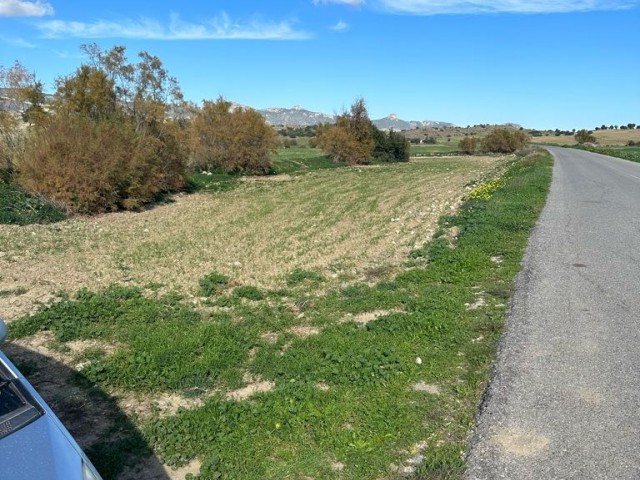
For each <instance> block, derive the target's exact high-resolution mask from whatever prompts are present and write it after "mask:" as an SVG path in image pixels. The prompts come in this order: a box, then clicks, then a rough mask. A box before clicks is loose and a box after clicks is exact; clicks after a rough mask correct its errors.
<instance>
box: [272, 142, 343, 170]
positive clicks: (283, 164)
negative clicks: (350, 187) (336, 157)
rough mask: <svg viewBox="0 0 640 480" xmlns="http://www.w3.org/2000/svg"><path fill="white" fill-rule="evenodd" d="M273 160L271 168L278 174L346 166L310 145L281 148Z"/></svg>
mask: <svg viewBox="0 0 640 480" xmlns="http://www.w3.org/2000/svg"><path fill="white" fill-rule="evenodd" d="M271 162H272V163H271V168H272V170H273V172H274V173H276V174H282V173H287V174H296V173H305V172H308V171H311V170H319V169H324V168H338V167H344V164H343V163H338V162H334V161H333V160H331V159H330V158H328V157H327V156H325V155H324V154H323V153H322V150H320V149H318V148H309V147H291V148H279V149H278V151H277V152H276V153H275V154H274V155H273V156H272V157H271Z"/></svg>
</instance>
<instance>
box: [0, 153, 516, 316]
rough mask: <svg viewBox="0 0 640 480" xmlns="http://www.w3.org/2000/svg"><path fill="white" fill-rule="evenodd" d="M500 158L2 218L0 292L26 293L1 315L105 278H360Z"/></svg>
mask: <svg viewBox="0 0 640 480" xmlns="http://www.w3.org/2000/svg"><path fill="white" fill-rule="evenodd" d="M504 163H505V158H498V157H451V158H438V159H420V160H415V161H412V162H410V163H408V164H402V165H383V166H375V167H358V168H345V169H336V170H325V171H315V172H312V173H309V174H307V175H304V176H301V177H296V179H295V181H286V182H245V183H243V184H242V185H241V186H239V187H238V188H237V189H235V190H232V191H228V192H218V193H215V194H211V193H202V194H195V195H189V196H178V197H177V198H176V201H175V202H174V203H172V204H168V205H163V206H159V207H157V208H154V209H152V210H148V211H144V212H140V213H131V212H124V213H115V214H106V215H102V216H99V217H93V218H75V219H71V220H68V221H64V222H61V223H57V224H53V225H30V226H26V227H18V226H10V225H0V272H2V274H0V290H11V289H15V288H18V287H25V288H27V289H28V291H27V293H25V294H24V295H20V296H11V297H2V298H0V314H2V315H3V316H5V317H6V318H7V319H8V320H11V319H13V318H15V317H17V316H20V315H22V314H25V313H27V312H30V311H32V310H33V308H34V305H35V304H36V302H38V301H46V300H47V299H49V298H50V295H51V293H52V292H55V291H58V290H65V291H68V292H74V291H76V290H78V289H79V288H81V287H87V288H89V289H91V290H98V289H101V288H103V287H105V286H107V285H109V284H111V283H113V282H118V283H125V284H126V283H134V284H138V285H146V284H162V285H165V286H166V287H168V288H170V289H175V290H178V291H181V292H182V293H184V294H186V295H195V294H196V289H197V279H198V278H200V277H202V276H203V275H205V274H207V273H209V272H211V271H218V272H220V273H223V274H225V275H228V276H229V277H230V278H231V280H232V281H234V282H237V283H239V284H250V285H256V286H258V287H273V286H279V285H283V284H284V282H283V279H284V278H285V277H286V275H287V274H288V273H289V272H291V271H292V270H293V269H294V268H296V267H301V268H305V269H309V270H314V271H319V272H326V273H328V275H327V276H328V278H336V277H339V275H340V274H341V273H343V272H342V271H341V270H340V269H341V268H346V269H348V270H349V272H350V273H351V274H352V273H353V272H352V270H355V271H359V270H358V269H362V272H360V273H362V275H365V274H366V271H365V270H366V266H367V265H399V264H401V263H402V262H403V261H404V260H405V259H406V255H407V253H408V251H410V250H411V249H413V248H414V247H416V246H419V245H422V243H424V242H426V241H428V240H429V239H430V238H431V235H432V234H433V232H434V230H435V228H436V221H437V219H438V217H439V216H440V215H442V214H444V213H452V212H453V211H454V210H455V209H456V208H457V205H458V204H459V201H460V199H461V197H462V196H463V194H464V193H465V190H464V186H465V185H466V184H468V183H469V182H471V181H473V180H476V179H478V178H479V177H482V176H484V175H486V174H487V173H488V172H490V171H493V170H494V169H496V168H497V167H499V166H501V165H504ZM329 266H331V267H330V268H331V269H333V270H331V269H329ZM341 266H345V267H341ZM327 269H329V271H327ZM332 275H334V276H332ZM336 281H339V278H338V280H336Z"/></svg>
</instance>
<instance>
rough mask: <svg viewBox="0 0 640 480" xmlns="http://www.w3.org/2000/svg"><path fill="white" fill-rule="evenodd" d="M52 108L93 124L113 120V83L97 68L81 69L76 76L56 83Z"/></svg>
mask: <svg viewBox="0 0 640 480" xmlns="http://www.w3.org/2000/svg"><path fill="white" fill-rule="evenodd" d="M56 85H57V90H56V94H55V103H54V106H55V107H56V109H58V110H59V111H60V112H63V113H77V114H81V115H85V116H87V117H89V118H91V119H93V120H105V119H109V118H113V117H114V116H115V114H116V112H117V107H116V94H115V90H114V84H113V81H112V80H110V79H109V78H108V77H107V74H106V73H105V72H104V71H103V70H100V69H99V68H97V67H91V66H89V65H81V66H80V67H79V68H78V69H77V70H76V73H75V74H73V75H69V76H67V77H62V78H59V79H57V80H56Z"/></svg>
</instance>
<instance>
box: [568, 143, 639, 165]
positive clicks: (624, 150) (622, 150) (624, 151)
mask: <svg viewBox="0 0 640 480" xmlns="http://www.w3.org/2000/svg"><path fill="white" fill-rule="evenodd" d="M573 148H579V149H582V150H587V151H589V152H593V153H600V154H602V155H609V156H610V157H617V158H622V159H624V160H630V161H632V162H640V146H626V147H592V146H588V145H579V146H575V147H573Z"/></svg>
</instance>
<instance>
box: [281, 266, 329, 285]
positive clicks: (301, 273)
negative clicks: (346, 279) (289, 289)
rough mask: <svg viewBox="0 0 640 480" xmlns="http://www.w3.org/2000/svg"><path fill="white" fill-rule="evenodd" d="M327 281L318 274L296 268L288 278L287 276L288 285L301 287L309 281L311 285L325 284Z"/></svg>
mask: <svg viewBox="0 0 640 480" xmlns="http://www.w3.org/2000/svg"><path fill="white" fill-rule="evenodd" d="M325 280H326V279H325V278H324V276H322V275H320V274H319V273H317V272H314V271H311V270H305V269H304V268H300V267H298V268H295V269H294V270H293V271H292V272H291V273H290V274H289V275H288V276H287V285H289V286H294V285H299V284H300V283H302V282H304V281H309V282H311V283H319V282H324V281H325Z"/></svg>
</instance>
